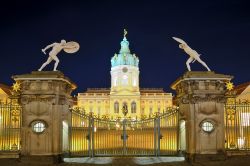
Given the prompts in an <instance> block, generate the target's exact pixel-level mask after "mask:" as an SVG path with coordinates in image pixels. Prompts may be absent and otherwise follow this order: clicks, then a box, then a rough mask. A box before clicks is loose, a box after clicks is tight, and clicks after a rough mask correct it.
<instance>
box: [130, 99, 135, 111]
mask: <svg viewBox="0 0 250 166" xmlns="http://www.w3.org/2000/svg"><path fill="white" fill-rule="evenodd" d="M131 113H136V103H135V102H134V101H133V102H132V103H131Z"/></svg>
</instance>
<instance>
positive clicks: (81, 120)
mask: <svg viewBox="0 0 250 166" xmlns="http://www.w3.org/2000/svg"><path fill="white" fill-rule="evenodd" d="M178 127H179V121H178V110H177V109H170V110H169V111H168V112H165V113H164V114H161V115H157V114H156V115H155V116H154V117H153V118H148V119H144V120H131V119H126V118H125V119H117V120H109V119H107V118H106V117H104V118H97V117H95V116H93V115H86V114H85V113H84V112H83V111H81V110H80V109H79V108H78V109H76V110H75V109H73V110H72V124H71V128H70V138H71V140H70V153H71V156H124V155H126V156H129V155H132V156H149V155H153V156H159V155H176V154H177V151H178V134H179V132H178Z"/></svg>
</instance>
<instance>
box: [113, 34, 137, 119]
mask: <svg viewBox="0 0 250 166" xmlns="http://www.w3.org/2000/svg"><path fill="white" fill-rule="evenodd" d="M126 35H127V31H126V30H125V29H124V37H123V40H122V41H121V49H120V51H119V54H115V55H114V56H113V57H112V58H111V72H110V74H111V91H110V108H111V112H114V113H115V115H118V116H120V117H123V113H122V108H123V107H124V106H126V107H127V108H128V116H131V117H136V116H137V115H139V110H140V88H139V67H138V66H139V59H138V57H137V56H136V55H135V54H131V53H130V49H129V41H128V40H127V38H126Z"/></svg>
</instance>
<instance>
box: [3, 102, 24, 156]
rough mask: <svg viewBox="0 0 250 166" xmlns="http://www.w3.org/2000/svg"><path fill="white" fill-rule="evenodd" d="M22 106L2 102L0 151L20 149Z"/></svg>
mask: <svg viewBox="0 0 250 166" xmlns="http://www.w3.org/2000/svg"><path fill="white" fill-rule="evenodd" d="M21 113H22V109H21V106H19V105H17V104H3V103H0V151H3V152H15V151H18V150H19V149H20V134H21V131H20V129H21V127H20V126H21V117H22V116H21Z"/></svg>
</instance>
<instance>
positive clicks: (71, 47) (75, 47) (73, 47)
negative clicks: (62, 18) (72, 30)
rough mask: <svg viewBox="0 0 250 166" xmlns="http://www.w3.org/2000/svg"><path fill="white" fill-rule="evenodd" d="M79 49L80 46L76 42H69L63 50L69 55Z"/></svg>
mask: <svg viewBox="0 0 250 166" xmlns="http://www.w3.org/2000/svg"><path fill="white" fill-rule="evenodd" d="M79 48H80V45H79V44H78V43H77V42H73V41H70V42H67V43H66V44H65V46H64V48H63V50H64V51H65V52H67V53H70V54H71V53H75V52H77V51H78V50H79Z"/></svg>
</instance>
